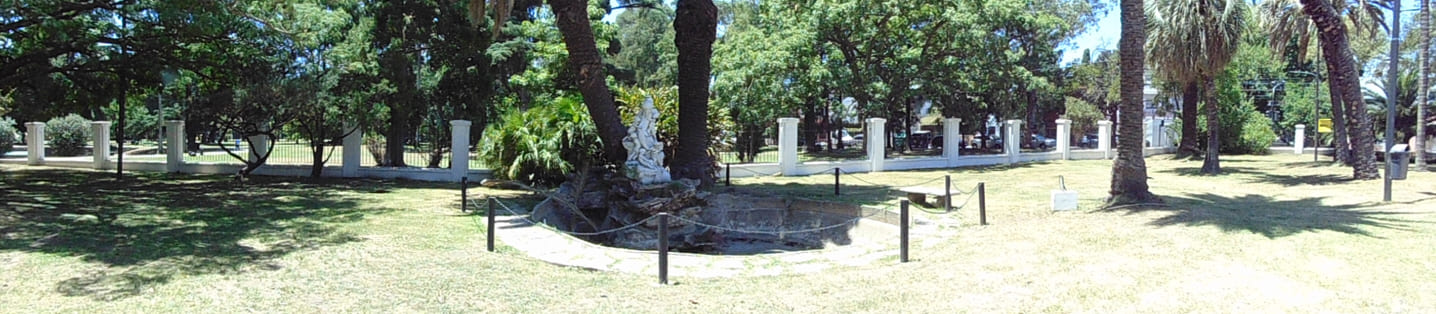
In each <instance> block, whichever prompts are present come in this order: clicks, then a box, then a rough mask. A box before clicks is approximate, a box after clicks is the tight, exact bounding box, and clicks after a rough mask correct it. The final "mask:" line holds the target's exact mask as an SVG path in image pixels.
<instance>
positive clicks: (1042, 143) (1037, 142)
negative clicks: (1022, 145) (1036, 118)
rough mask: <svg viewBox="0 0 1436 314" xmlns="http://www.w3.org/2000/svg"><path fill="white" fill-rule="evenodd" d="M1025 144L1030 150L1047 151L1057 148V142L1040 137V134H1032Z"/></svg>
mask: <svg viewBox="0 0 1436 314" xmlns="http://www.w3.org/2000/svg"><path fill="white" fill-rule="evenodd" d="M1026 144H1027V145H1026V146H1027V147H1031V148H1037V149H1048V148H1052V147H1057V140H1056V139H1052V138H1048V137H1046V136H1042V134H1032V137H1031V138H1030V139H1029V140H1028V141H1027V143H1026Z"/></svg>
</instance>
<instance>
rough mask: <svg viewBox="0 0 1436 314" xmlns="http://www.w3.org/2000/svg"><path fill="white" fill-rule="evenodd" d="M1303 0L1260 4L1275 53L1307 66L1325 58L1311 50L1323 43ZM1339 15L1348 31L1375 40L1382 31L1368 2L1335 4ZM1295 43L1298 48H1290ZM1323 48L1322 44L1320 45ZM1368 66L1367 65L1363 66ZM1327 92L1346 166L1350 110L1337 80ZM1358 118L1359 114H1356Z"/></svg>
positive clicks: (1338, 156)
mask: <svg viewBox="0 0 1436 314" xmlns="http://www.w3.org/2000/svg"><path fill="white" fill-rule="evenodd" d="M1302 7H1303V5H1302V2H1300V0H1267V1H1263V2H1261V4H1260V8H1261V9H1260V11H1261V13H1262V14H1261V16H1262V24H1263V27H1262V28H1264V29H1266V30H1267V32H1268V33H1269V34H1271V40H1270V41H1269V43H1270V45H1271V48H1272V50H1273V51H1274V52H1275V53H1276V55H1278V56H1285V55H1287V53H1288V49H1295V51H1290V52H1291V53H1292V54H1294V55H1295V56H1296V62H1298V63H1305V62H1306V60H1307V59H1308V58H1309V57H1311V56H1310V55H1309V53H1312V52H1314V53H1315V54H1316V55H1317V58H1321V54H1320V50H1311V49H1309V48H1310V47H1311V44H1312V43H1313V42H1319V41H1320V39H1319V36H1317V34H1318V33H1319V31H1318V30H1317V29H1316V25H1315V24H1314V23H1312V21H1311V18H1309V17H1307V16H1306V13H1305V12H1304V11H1303V9H1302ZM1333 8H1335V9H1336V11H1337V13H1339V14H1341V15H1342V16H1343V17H1345V19H1344V21H1345V22H1344V24H1345V25H1346V27H1347V28H1348V29H1352V30H1356V31H1359V32H1364V33H1367V34H1368V35H1369V37H1373V38H1375V37H1376V35H1377V32H1378V31H1379V30H1380V28H1381V27H1382V23H1381V21H1382V19H1383V17H1382V15H1381V11H1380V9H1379V8H1377V7H1376V5H1374V4H1372V3H1371V2H1368V1H1366V0H1355V1H1354V2H1345V1H1338V2H1337V3H1334V4H1333ZM1293 41H1294V43H1295V45H1294V46H1290V45H1291V44H1293ZM1318 45H1320V44H1318ZM1362 63H1364V62H1362ZM1326 83H1327V87H1328V89H1327V91H1328V92H1329V93H1330V94H1331V95H1330V96H1331V97H1330V98H1331V112H1332V122H1335V123H1334V125H1335V127H1334V128H1333V129H1334V132H1333V133H1334V134H1333V135H1335V139H1334V145H1335V146H1336V154H1335V157H1336V160H1337V161H1340V162H1342V163H1345V164H1348V165H1350V164H1351V162H1352V161H1351V159H1350V158H1349V157H1350V156H1351V143H1350V141H1348V139H1347V129H1348V127H1349V124H1348V123H1347V116H1348V114H1347V113H1346V111H1347V110H1345V109H1346V106H1345V105H1344V101H1343V98H1342V97H1341V94H1340V93H1341V92H1340V90H1341V89H1340V88H1339V86H1340V84H1341V82H1338V81H1336V80H1326ZM1352 114H1355V113H1352Z"/></svg>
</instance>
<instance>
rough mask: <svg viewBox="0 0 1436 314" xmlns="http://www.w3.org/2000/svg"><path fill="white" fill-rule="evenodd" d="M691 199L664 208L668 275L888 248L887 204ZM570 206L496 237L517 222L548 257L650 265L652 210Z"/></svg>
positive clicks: (891, 233) (821, 265) (785, 267)
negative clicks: (676, 206) (673, 207)
mask: <svg viewBox="0 0 1436 314" xmlns="http://www.w3.org/2000/svg"><path fill="white" fill-rule="evenodd" d="M692 199H693V200H694V201H693V202H690V203H688V204H684V207H682V209H678V210H673V211H664V212H669V213H670V216H669V219H668V243H669V248H670V250H671V251H672V252H674V253H672V254H671V257H670V264H671V266H670V268H672V269H673V270H672V272H673V274H674V275H677V276H685V275H686V276H695V277H713V276H733V275H743V274H751V275H771V274H779V273H784V272H812V271H818V270H821V269H825V268H828V267H831V266H834V265H863V264H868V263H870V262H872V261H875V260H879V259H882V258H885V257H895V256H896V255H897V248H898V238H899V234H898V232H899V229H898V225H897V224H898V222H899V221H898V219H899V213H897V212H896V211H888V210H885V209H881V208H874V207H864V206H859V205H854V204H845V203H837V202H827V201H821V200H812V199H802V198H791V197H784V196H773V195H762V194H757V193H751V192H736V191H732V190H729V191H723V192H716V193H703V192H700V193H698V194H697V195H694V196H693V197H692ZM578 203H582V202H578ZM688 205H692V206H688ZM537 207H538V208H542V207H544V204H540V205H539V206H537ZM657 207H662V206H657ZM572 212H574V211H572V210H570V211H564V210H539V209H536V210H535V211H533V212H531V213H530V215H529V216H528V217H523V218H527V219H523V220H524V221H523V222H522V224H533V223H538V224H544V225H547V226H548V227H550V228H530V227H529V226H526V225H521V224H520V223H518V220H517V219H510V221H511V222H515V224H513V225H510V226H509V227H504V226H500V229H499V230H500V233H501V235H500V239H504V238H503V234H502V233H504V232H505V231H504V230H505V228H509V229H519V228H523V229H526V230H528V231H525V232H527V233H526V235H522V236H523V237H525V238H526V239H519V240H517V241H524V240H529V241H530V243H527V244H522V243H519V244H518V245H515V246H516V247H517V248H519V249H520V250H521V251H525V252H526V253H528V254H529V255H531V256H534V257H536V258H539V259H542V260H545V261H548V262H551V263H555V264H562V265H569V266H578V267H584V268H591V269H598V270H611V271H624V272H632V273H651V272H653V271H654V270H655V269H656V256H657V255H656V254H655V252H656V250H657V248H658V243H659V241H658V234H659V232H658V229H659V219H655V218H656V215H654V214H648V213H645V212H643V211H637V210H632V209H628V210H618V209H607V208H594V207H585V209H583V210H580V211H579V212H582V215H576V214H572ZM915 227H916V226H915ZM535 229H542V230H544V231H545V232H543V233H541V232H537V231H533V230H535ZM508 232H511V233H512V232H517V231H508ZM915 232H916V231H915ZM540 237H541V238H542V239H541V240H534V239H536V238H540ZM504 240H505V241H506V242H507V241H509V240H507V239H504ZM525 246H526V247H525Z"/></svg>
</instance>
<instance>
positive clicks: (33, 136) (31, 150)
mask: <svg viewBox="0 0 1436 314" xmlns="http://www.w3.org/2000/svg"><path fill="white" fill-rule="evenodd" d="M25 153H26V156H28V158H27V159H26V164H29V165H32V166H39V165H44V164H45V123H44V122H26V123H25Z"/></svg>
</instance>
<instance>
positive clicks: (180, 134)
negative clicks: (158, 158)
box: [165, 120, 184, 172]
mask: <svg viewBox="0 0 1436 314" xmlns="http://www.w3.org/2000/svg"><path fill="white" fill-rule="evenodd" d="M165 129H167V131H168V132H167V133H168V134H165V135H166V137H168V138H167V139H165V140H167V141H169V143H168V144H169V145H168V146H169V147H168V151H167V152H166V154H165V171H167V172H180V170H181V168H182V167H183V166H184V121H180V120H170V121H165Z"/></svg>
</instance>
